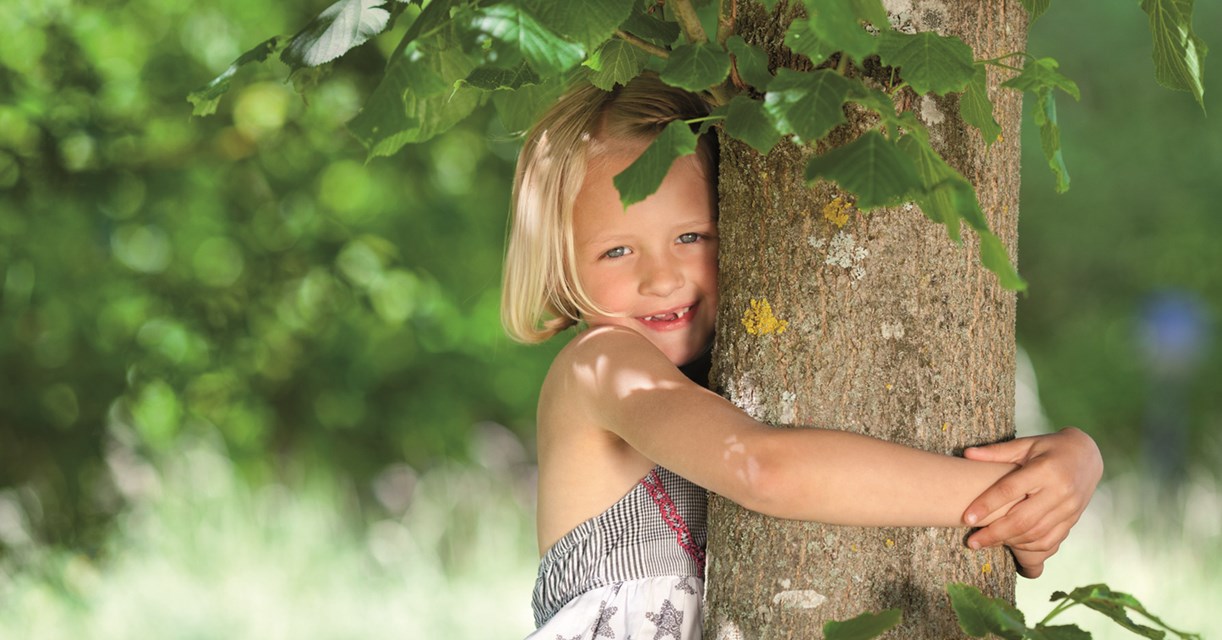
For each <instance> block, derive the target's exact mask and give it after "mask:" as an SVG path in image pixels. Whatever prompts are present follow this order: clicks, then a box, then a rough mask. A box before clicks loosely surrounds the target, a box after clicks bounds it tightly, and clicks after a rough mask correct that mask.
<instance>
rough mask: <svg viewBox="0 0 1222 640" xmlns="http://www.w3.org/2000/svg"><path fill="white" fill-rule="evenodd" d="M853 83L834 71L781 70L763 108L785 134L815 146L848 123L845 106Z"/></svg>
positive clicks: (773, 81) (770, 86)
mask: <svg viewBox="0 0 1222 640" xmlns="http://www.w3.org/2000/svg"><path fill="white" fill-rule="evenodd" d="M854 82H855V81H853V80H849V79H848V78H845V77H844V76H842V75H840V74H838V73H836V72H835V71H833V70H831V69H819V70H817V71H793V70H791V69H778V70H777V76H776V78H774V79H773V80H772V82H771V83H770V84H769V85H768V93H767V95H765V96H764V107H765V108H766V109H767V110H768V114H769V115H771V116H772V119H773V121H774V122H775V123H776V125H777V130H778V131H780V132H781V133H782V134H786V133H794V134H797V135H798V137H800V138H802V139H803V140H805V141H807V142H814V141H816V140H818V139H820V138H822V137H823V136H824V135H826V134H827V132H828V131H831V130H832V127H835V126H836V125H838V124H840V123H842V122H844V121H845V118H844V102H845V100H846V99H847V98H848V95H849V91H850V90H852V89H853V88H854V87H855V86H856V85H855V84H854Z"/></svg>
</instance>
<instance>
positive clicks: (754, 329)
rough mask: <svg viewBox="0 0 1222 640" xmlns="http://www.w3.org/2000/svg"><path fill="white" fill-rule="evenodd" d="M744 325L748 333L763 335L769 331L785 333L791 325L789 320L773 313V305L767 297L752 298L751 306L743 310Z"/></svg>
mask: <svg viewBox="0 0 1222 640" xmlns="http://www.w3.org/2000/svg"><path fill="white" fill-rule="evenodd" d="M743 326H744V327H746V328H747V333H749V334H751V335H753V336H762V335H767V334H769V333H784V332H785V329H786V328H788V327H789V322H788V321H787V320H781V319H780V318H777V317H776V316H774V315H772V305H771V304H769V303H768V299H767V298H761V299H759V300H756V299H755V298H752V299H751V308H750V309H747V310H746V311H744V312H743Z"/></svg>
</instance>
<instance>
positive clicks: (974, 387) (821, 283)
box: [705, 0, 1026, 640]
mask: <svg viewBox="0 0 1222 640" xmlns="http://www.w3.org/2000/svg"><path fill="white" fill-rule="evenodd" d="M885 4H886V5H887V8H888V11H889V13H890V14H891V18H892V24H893V25H894V26H896V27H897V28H900V29H903V30H906V31H911V30H913V29H915V30H935V31H938V32H939V33H942V34H948V35H956V36H959V37H960V38H962V39H963V40H964V41H965V42H967V43H968V44H969V45H971V46H972V48H973V50H974V51H975V53H976V57H977V58H991V57H996V56H999V55H1002V54H1006V53H1012V52H1015V51H1022V50H1024V48H1025V42H1026V14H1025V13H1024V11H1023V10H1022V7H1021V5H1020V3H1019V2H1018V0H971V1H968V0H894V1H892V0H888V1H887V2H885ZM791 13H792V11H790V10H789V9H787V8H786V7H785V6H784V3H782V6H781V7H780V8H778V10H777V11H776V12H773V13H771V14H770V13H768V12H766V11H764V9H762V7H761V6H760V5H758V4H757V3H754V2H744V3H741V4H740V6H739V7H738V21H739V28H738V31H739V32H740V33H741V34H742V35H743V37H744V38H746V39H747V41H748V42H752V43H755V44H759V45H760V46H762V47H764V48H765V49H766V50H767V51H768V52H769V54H770V57H771V59H772V64H773V65H774V66H790V67H795V68H802V64H803V63H804V60H803V59H796V58H794V57H793V56H792V55H790V54H789V52H788V50H787V49H785V48H784V47H783V46H782V45H781V42H782V40H783V34H784V29H785V25H786V23H787V17H786V16H788V15H790V14H791ZM807 68H809V67H807ZM1001 80H1002V78H1000V77H999V76H998V75H997V74H995V73H993V72H990V91H989V93H990V96H991V97H993V98H994V100H995V103H996V110H995V114H994V115H995V117H996V119H997V120H998V122H999V123H1000V124H1001V126H1002V131H1003V134H1002V139H1001V140H1000V141H998V142H996V143H995V144H993V145H992V146H991V147H990V148H988V149H987V150H986V147H985V145H984V144H983V142H982V139H981V136H980V133H979V132H978V131H976V130H975V129H971V128H969V127H968V126H967V125H966V124H965V123H963V121H962V120H961V119H960V118H959V116H958V97H957V96H954V95H952V96H948V97H946V98H915V100H914V107H913V110H914V111H916V113H917V114H918V115H919V116H920V117H921V119H922V120H923V121H924V122H925V124H926V125H927V126H928V127H929V129H930V132H931V136H932V139H933V141H934V143H935V147H936V148H937V149H938V150H939V151H940V152H941V153H942V154H943V155H944V156H945V157H946V158H947V160H948V161H949V162H950V163H951V164H952V165H953V166H954V167H956V168H957V169H958V170H959V171H960V172H962V173H963V175H964V176H966V177H967V178H968V179H969V180H971V181H972V183H973V184H974V185H975V186H976V189H977V192H978V194H979V197H980V203H981V206H982V208H983V209H984V211H985V212H986V215H987V216H988V220H989V224H990V226H991V228H992V229H993V230H994V232H995V233H996V234H997V235H998V237H1000V238H1001V240H1002V241H1003V242H1004V243H1005V244H1006V246H1007V247H1009V248H1010V250H1011V253H1012V254H1013V252H1014V250H1015V246H1016V238H1017V221H1018V191H1019V120H1020V115H1021V110H1022V109H1021V95H1020V94H1019V93H1018V92H1016V91H1011V90H999V89H998V84H999V83H1000V82H1001ZM849 115H850V120H851V122H850V124H849V125H847V126H843V127H841V128H839V129H838V130H836V131H834V132H833V134H832V136H831V140H832V142H831V143H830V144H832V145H835V144H843V143H844V142H847V141H849V140H851V139H853V138H854V137H856V135H858V134H859V133H860V132H861V131H863V130H864V129H866V128H868V127H869V126H870V124H871V123H870V122H869V120H867V119H864V118H863V117H861V116H860V115H858V114H854V113H850V114H849ZM810 153H811V151H810V150H808V149H806V148H800V147H797V146H794V145H792V144H788V143H783V144H781V145H779V146H778V147H777V148H776V149H775V150H774V151H773V152H772V153H770V154H768V155H767V156H761V155H760V154H758V153H756V152H755V151H753V150H752V149H750V148H749V147H747V146H746V145H744V144H742V143H739V142H736V141H733V140H729V139H726V138H723V140H722V156H721V168H720V185H719V190H720V198H721V202H720V212H721V213H720V216H721V217H720V223H719V226H720V236H721V249H720V255H721V263H720V278H721V280H720V296H721V298H720V300H721V302H720V307H719V310H718V320H717V321H718V331H717V344H716V346H715V349H714V354H713V360H714V364H713V374H712V384H713V387H714V388H715V389H716V390H718V391H719V392H721V393H723V394H724V395H726V396H727V397H728V398H730V399H731V400H732V401H733V402H735V403H736V404H737V405H738V406H740V407H742V408H743V409H744V410H746V411H747V412H748V413H749V414H751V415H752V416H753V417H755V418H756V419H758V420H761V421H763V422H766V423H769V424H773V425H776V426H778V427H796V426H800V425H811V426H819V427H829V428H840V429H846V430H850V431H856V432H859V433H865V434H869V435H872V436H875V437H879V438H883V439H886V440H892V441H895V442H900V443H903V444H906V445H910V446H914V447H920V448H923V449H928V450H932V451H939V452H942V453H948V454H957V453H959V452H961V451H962V449H963V448H964V447H965V446H969V445H973V444H981V443H988V442H995V441H998V440H1002V439H1006V438H1009V437H1012V436H1013V433H1014V370H1015V369H1014V368H1015V343H1014V309H1015V296H1014V294H1013V292H1009V291H1005V290H1003V289H1002V288H1001V287H1000V285H999V284H998V282H997V278H996V277H995V276H994V275H993V274H992V273H990V272H989V271H987V270H986V269H985V268H984V267H983V266H981V264H980V259H979V252H978V247H977V242H976V238H975V236H974V234H972V233H971V232H970V231H966V230H965V232H964V246H956V245H955V244H954V243H953V242H951V241H950V240H949V239H948V238H947V234H946V231H945V229H944V228H943V227H942V226H941V225H937V224H933V223H931V222H930V221H929V220H927V219H926V218H924V216H922V215H921V213H920V211H919V210H918V209H917V208H916V207H915V206H914V205H905V206H901V207H897V208H894V209H885V210H876V211H873V212H871V213H868V214H862V213H860V212H857V211H855V210H853V209H852V208H851V207H849V208H848V209H847V210H846V208H845V207H844V203H845V202H846V201H847V199H846V198H845V194H843V193H842V192H841V190H840V189H839V188H838V187H836V186H835V185H834V184H827V183H818V184H816V185H815V186H814V187H813V188H809V187H807V185H806V184H805V183H804V180H803V177H802V171H803V167H804V165H805V161H806V159H807V158H808V157H809V154H810ZM846 213H847V220H846V219H845V218H844V215H845V214H846ZM765 300H766V301H767V303H768V304H767V307H768V308H765V305H763V302H764V301H765ZM769 310H770V311H771V317H772V318H773V319H774V320H775V322H770V320H769ZM781 321H784V323H785V324H784V328H783V330H781V331H777V330H776V329H779V328H781V327H782V324H781ZM749 326H750V327H749ZM749 328H750V329H751V330H754V333H753V332H752V331H750V330H749ZM769 329H772V331H771V332H770V331H769ZM709 522H710V531H709V541H708V558H709V562H708V578H709V580H708V590H707V594H706V600H707V607H706V613H705V637H706V638H716V639H718V640H720V639H728V638H748V639H754V638H816V637H820V636H821V635H822V627H823V623H824V622H826V621H829V620H845V619H848V618H851V617H854V616H856V615H858V614H860V613H862V612H864V611H880V610H882V609H887V608H891V607H899V608H901V609H903V612H904V623H903V625H902V627H900V629H899V630H897V631H895V632H892V633H891V634H890V635H889V636H888V637H903V638H951V637H961V636H962V635H963V634H962V632H961V631H960V630H959V628H958V625H957V623H956V621H955V617H954V614H953V612H952V610H951V608H950V604H949V600H948V598H947V596H946V591H945V585H946V583H948V582H952V581H955V582H966V583H969V584H973V585H976V586H977V587H979V588H981V589H982V590H983V591H984V592H985V593H986V594H988V595H991V596H994V597H1003V598H1006V599H1008V600H1010V601H1013V594H1014V575H1015V574H1014V566H1013V563H1012V560H1011V558H1010V556H1009V553H1008V552H1006V551H1004V550H988V551H982V552H973V551H971V550H969V549H968V548H967V547H966V546H964V544H963V539H964V537H965V535H966V534H967V530H966V529H937V528H929V529H911V528H889V529H872V528H851V527H837V526H829V525H821V524H817V523H802V522H794V521H783V520H775V519H771V518H767V517H764V516H761V515H759V514H756V513H753V512H750V511H746V510H744V509H742V508H740V507H738V506H737V505H735V504H733V503H731V502H729V501H727V500H725V499H723V498H721V497H720V496H712V497H711V500H710V508H709Z"/></svg>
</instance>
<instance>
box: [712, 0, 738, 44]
mask: <svg viewBox="0 0 1222 640" xmlns="http://www.w3.org/2000/svg"><path fill="white" fill-rule="evenodd" d="M717 2H718V4H717V44H719V45H721V46H722V47H725V46H726V40H729V39H730V36H732V35H734V23H735V22H736V21H737V19H738V0H717ZM727 6H729V9H730V10H729V11H726V7H727Z"/></svg>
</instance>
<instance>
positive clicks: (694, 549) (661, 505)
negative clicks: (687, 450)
mask: <svg viewBox="0 0 1222 640" xmlns="http://www.w3.org/2000/svg"><path fill="white" fill-rule="evenodd" d="M641 484H643V485H645V490H646V491H648V492H649V497H650V498H653V501H654V504H656V505H658V511H659V512H660V513H661V514H662V520H663V521H664V522H666V526H668V527H670V530H671V531H674V532H675V539H676V542H678V543H679V546H680V547H682V548H683V550H684V551H686V552H687V555H689V556H691V558H692V560H694V561H695V562H696V577H698V578H703V577H704V549H701V548H700V545H698V544H696V540H695V539H694V538H693V537H692V532H691V530H690V529H688V528H687V523H686V522H684V521H683V516H681V515H679V508H678V507H677V506H675V501H674V500H672V499H671V497H670V494H669V493H667V492H666V487H664V486H662V479H661V478H660V477H658V470H657V469H654V470H652V471H650V472H649V475H648V476H645V477H644V478H642V479H641Z"/></svg>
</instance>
